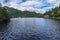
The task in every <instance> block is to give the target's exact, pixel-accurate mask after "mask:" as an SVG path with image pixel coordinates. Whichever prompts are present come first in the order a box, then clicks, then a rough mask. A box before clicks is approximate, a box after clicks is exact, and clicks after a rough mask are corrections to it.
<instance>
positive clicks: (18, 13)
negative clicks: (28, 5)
mask: <svg viewBox="0 0 60 40" xmlns="http://www.w3.org/2000/svg"><path fill="white" fill-rule="evenodd" d="M5 8H7V9H8V11H9V13H10V14H11V16H12V17H43V14H40V13H36V12H29V11H21V10H17V9H14V8H10V7H5Z"/></svg>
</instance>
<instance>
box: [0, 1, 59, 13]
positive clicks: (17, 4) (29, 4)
mask: <svg viewBox="0 0 60 40" xmlns="http://www.w3.org/2000/svg"><path fill="white" fill-rule="evenodd" d="M3 1H4V0H0V3H2V4H3V5H4V6H8V7H13V8H16V9H19V10H22V11H24V10H27V11H35V12H37V13H44V12H45V11H48V10H49V9H52V8H54V7H56V6H58V5H59V4H60V0H26V1H25V2H23V1H22V0H10V1H9V2H8V3H3ZM47 3H50V4H49V5H52V6H48V5H46V6H48V7H43V8H38V7H41V6H43V5H45V4H47Z"/></svg>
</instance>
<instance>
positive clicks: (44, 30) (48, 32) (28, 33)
mask: <svg viewBox="0 0 60 40" xmlns="http://www.w3.org/2000/svg"><path fill="white" fill-rule="evenodd" d="M0 40H60V21H59V20H55V19H44V18H12V19H11V20H10V22H8V23H3V24H0Z"/></svg>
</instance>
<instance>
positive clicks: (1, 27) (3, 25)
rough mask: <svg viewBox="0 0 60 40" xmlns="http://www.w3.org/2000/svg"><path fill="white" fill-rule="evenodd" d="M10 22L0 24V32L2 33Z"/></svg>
mask: <svg viewBox="0 0 60 40" xmlns="http://www.w3.org/2000/svg"><path fill="white" fill-rule="evenodd" d="M9 22H10V20H5V21H2V22H0V32H2V31H4V30H5V29H6V28H7V25H8V23H9Z"/></svg>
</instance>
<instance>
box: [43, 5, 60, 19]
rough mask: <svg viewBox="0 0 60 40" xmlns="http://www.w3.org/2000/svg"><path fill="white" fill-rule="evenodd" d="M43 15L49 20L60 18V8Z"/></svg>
mask: <svg viewBox="0 0 60 40" xmlns="http://www.w3.org/2000/svg"><path fill="white" fill-rule="evenodd" d="M43 15H44V17H47V18H60V6H59V7H55V8H53V9H52V10H51V11H48V12H46V13H44V14H43Z"/></svg>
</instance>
